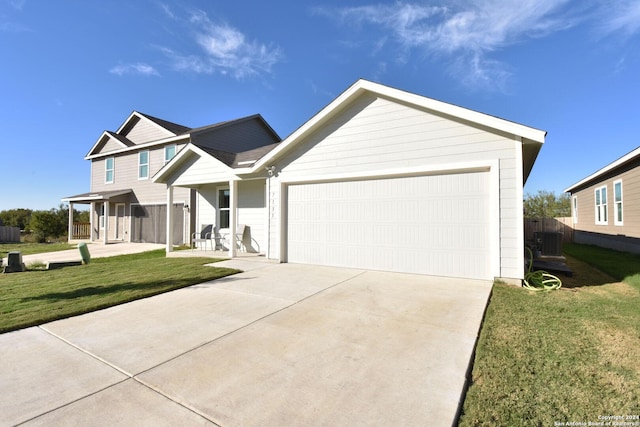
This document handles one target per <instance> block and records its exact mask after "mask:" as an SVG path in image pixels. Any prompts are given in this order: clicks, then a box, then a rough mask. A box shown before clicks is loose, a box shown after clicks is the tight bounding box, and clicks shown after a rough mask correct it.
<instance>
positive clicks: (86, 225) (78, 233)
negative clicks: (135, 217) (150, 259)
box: [62, 189, 132, 245]
mask: <svg viewBox="0 0 640 427" xmlns="http://www.w3.org/2000/svg"><path fill="white" fill-rule="evenodd" d="M131 192H132V190H130V189H125V190H115V191H100V192H91V193H83V194H78V195H75V196H70V197H65V198H63V199H62V201H63V202H66V203H68V204H69V225H68V241H69V243H80V242H102V243H103V244H105V245H106V244H108V243H109V242H110V241H111V242H123V241H125V235H126V234H127V229H126V228H125V215H126V212H125V209H124V207H125V203H126V202H128V201H129V198H130V195H131ZM78 204H81V205H90V208H89V219H90V221H89V222H74V221H73V211H74V208H75V206H76V205H78Z"/></svg>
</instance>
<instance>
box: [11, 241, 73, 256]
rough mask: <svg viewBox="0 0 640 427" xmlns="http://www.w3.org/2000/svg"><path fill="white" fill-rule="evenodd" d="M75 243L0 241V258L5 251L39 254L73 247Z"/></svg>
mask: <svg viewBox="0 0 640 427" xmlns="http://www.w3.org/2000/svg"><path fill="white" fill-rule="evenodd" d="M75 248H76V245H70V244H68V243H0V258H6V257H7V253H9V252H16V251H19V252H21V253H22V256H24V255H32V254H41V253H44V252H57V251H65V250H67V249H75Z"/></svg>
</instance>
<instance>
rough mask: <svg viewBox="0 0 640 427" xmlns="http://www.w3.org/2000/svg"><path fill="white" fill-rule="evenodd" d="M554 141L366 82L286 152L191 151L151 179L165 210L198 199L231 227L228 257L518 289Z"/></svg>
mask: <svg viewBox="0 0 640 427" xmlns="http://www.w3.org/2000/svg"><path fill="white" fill-rule="evenodd" d="M545 135H546V132H544V131H541V130H538V129H534V128H530V127H527V126H523V125H520V124H517V123H513V122H510V121H507V120H503V119H500V118H496V117H494V116H490V115H486V114H483V113H479V112H475V111H471V110H468V109H465V108H461V107H458V106H454V105H451V104H447V103H443V102H440V101H436V100H433V99H430V98H426V97H423V96H419V95H416V94H412V93H408V92H404V91H402V90H398V89H394V88H390V87H387V86H384V85H380V84H376V83H373V82H370V81H366V80H359V81H357V82H356V83H355V84H353V85H352V86H351V87H349V88H348V89H347V90H346V91H345V92H343V93H342V94H341V95H340V96H338V97H337V98H336V99H335V100H334V101H333V102H331V103H330V104H329V105H327V106H326V107H325V108H324V109H322V110H321V111H320V112H318V113H317V114H316V115H315V116H313V117H312V118H311V119H310V120H309V121H307V122H306V123H304V124H303V125H302V126H301V127H299V128H298V129H297V130H296V131H295V132H294V133H292V134H291V135H290V136H289V137H287V138H286V139H285V140H284V141H282V142H280V143H279V144H275V145H273V146H267V147H260V148H257V149H254V150H251V151H247V152H245V153H242V154H237V155H235V156H228V157H225V156H221V155H220V153H219V152H217V151H215V150H210V149H206V148H203V147H201V146H198V145H197V144H195V143H193V142H190V143H188V144H187V145H186V146H185V147H184V148H183V149H182V150H181V151H180V152H179V153H178V154H177V155H176V156H175V157H174V158H172V159H171V161H169V162H168V163H167V164H166V165H165V166H164V167H163V168H162V169H160V171H159V172H158V173H157V174H155V175H154V177H153V179H152V180H153V182H154V183H156V184H157V185H160V184H163V185H164V188H165V194H166V202H165V203H166V204H172V203H174V202H175V200H176V199H179V198H180V197H182V196H180V195H181V194H183V193H182V192H184V191H185V190H187V191H195V192H196V218H195V221H196V223H197V227H196V228H197V229H199V227H201V226H204V225H206V224H213V225H214V227H215V228H216V229H220V228H225V226H228V228H229V233H230V234H229V235H230V236H231V239H232V240H231V242H230V244H229V247H228V248H227V249H228V250H229V251H230V255H231V256H234V255H235V252H236V250H251V251H256V252H261V253H263V254H264V255H265V256H266V257H268V258H270V259H273V260H277V261H280V262H296V263H313V264H320V265H330V266H340V267H349V268H358V269H373V270H384V271H398V272H406V273H417V274H429V275H440V276H451V277H463V278H473V279H482V280H493V279H494V278H502V279H505V280H507V281H513V282H517V281H520V280H521V279H522V278H523V276H524V255H523V254H524V230H523V190H522V189H523V186H524V183H525V181H526V179H527V177H528V176H529V173H530V172H531V169H532V167H533V164H534V162H535V159H536V157H537V155H538V152H539V150H540V148H541V146H542V144H543V143H544V139H545ZM176 218H177V215H173V214H171V213H168V215H167V220H166V222H167V223H168V224H169V225H170V224H171V223H172V222H174V221H175V220H176ZM238 230H243V232H242V233H238V234H237V233H236V232H237V231H238ZM247 230H248V231H247ZM236 236H237V241H235V240H236ZM173 243H175V242H172V241H168V242H167V251H171V250H172V249H173Z"/></svg>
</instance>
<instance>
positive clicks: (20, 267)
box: [4, 251, 27, 273]
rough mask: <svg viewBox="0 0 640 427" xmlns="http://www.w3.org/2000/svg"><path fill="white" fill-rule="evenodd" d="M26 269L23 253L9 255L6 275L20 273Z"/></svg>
mask: <svg viewBox="0 0 640 427" xmlns="http://www.w3.org/2000/svg"><path fill="white" fill-rule="evenodd" d="M26 269H27V268H26V267H25V265H24V263H23V262H22V252H19V251H16V252H9V253H8V254H7V266H6V267H5V268H4V272H5V273H18V272H22V271H25V270H26Z"/></svg>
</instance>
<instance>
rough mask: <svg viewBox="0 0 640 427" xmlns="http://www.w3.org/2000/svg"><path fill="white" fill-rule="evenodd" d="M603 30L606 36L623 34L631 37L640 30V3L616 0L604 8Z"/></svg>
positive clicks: (635, 0) (630, 0) (634, 0)
mask: <svg viewBox="0 0 640 427" xmlns="http://www.w3.org/2000/svg"><path fill="white" fill-rule="evenodd" d="M602 15H603V20H602V24H601V30H602V31H603V32H604V33H605V34H612V33H622V34H623V35H624V36H627V37H630V36H632V35H634V34H635V33H637V32H638V31H639V30H640V1H637V0H616V1H611V2H607V3H605V4H604V7H603V12H602Z"/></svg>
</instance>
